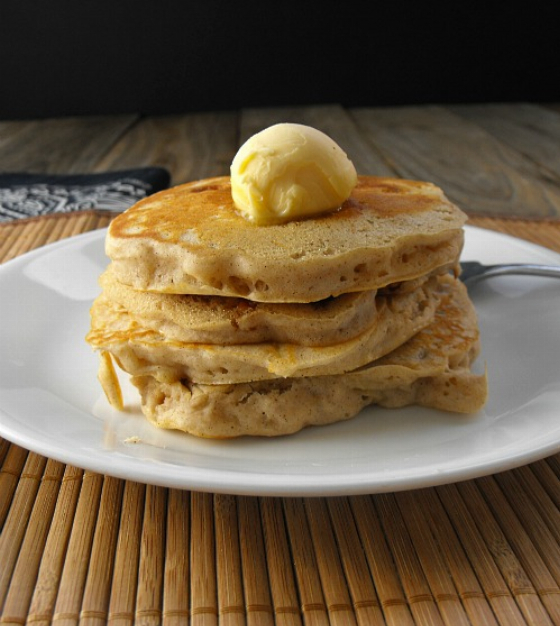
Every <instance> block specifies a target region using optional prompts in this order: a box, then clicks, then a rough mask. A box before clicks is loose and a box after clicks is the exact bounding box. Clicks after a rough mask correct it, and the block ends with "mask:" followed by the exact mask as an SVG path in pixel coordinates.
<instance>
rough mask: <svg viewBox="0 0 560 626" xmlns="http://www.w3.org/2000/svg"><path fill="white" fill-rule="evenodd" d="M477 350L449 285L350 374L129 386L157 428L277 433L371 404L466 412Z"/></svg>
mask: <svg viewBox="0 0 560 626" xmlns="http://www.w3.org/2000/svg"><path fill="white" fill-rule="evenodd" d="M478 351H479V333H478V327H477V320H476V314H475V311H474V308H473V306H472V304H471V302H470V300H469V298H468V296H467V293H466V290H465V288H464V286H463V285H462V284H460V283H459V282H458V281H454V282H453V283H451V282H449V283H448V284H447V292H446V294H445V296H444V297H443V300H442V303H441V305H440V307H439V308H438V313H437V314H436V316H435V318H434V321H433V322H432V324H430V325H429V326H427V327H426V328H425V329H423V330H421V331H420V332H418V333H417V334H416V335H415V336H414V337H412V338H411V339H410V340H409V341H408V342H406V343H405V344H403V345H402V346H400V347H398V348H397V349H395V350H394V351H393V352H391V353H390V354H387V355H385V356H384V357H383V358H381V359H379V360H377V361H375V362H373V363H371V364H369V365H367V366H366V367H362V368H360V369H358V370H357V371H353V372H350V373H347V374H343V375H335V376H332V375H329V376H311V377H305V378H286V379H276V380H272V381H260V382H255V383H241V384H236V385H199V384H195V383H192V382H191V381H188V380H180V381H174V382H170V383H166V382H160V381H158V380H156V378H154V377H153V376H135V377H132V379H131V381H132V383H133V384H134V385H135V386H136V387H137V388H138V389H139V391H140V395H141V399H142V410H143V412H144V414H145V415H146V417H147V418H148V419H149V420H150V421H151V422H152V423H153V424H155V425H156V426H158V427H161V428H167V429H177V430H181V431H185V432H188V433H191V434H193V435H196V436H199V437H211V438H230V437H239V436H243V435H257V436H279V435H287V434H291V433H294V432H297V431H299V430H301V429H302V428H305V427H307V426H311V425H315V426H317V425H324V424H329V423H333V422H338V421H341V420H347V419H350V418H352V417H354V416H355V415H356V414H357V413H359V411H360V410H361V409H362V408H364V407H366V406H368V405H371V404H377V405H380V406H384V407H391V408H396V407H403V406H407V405H410V404H418V405H422V406H426V407H430V408H435V409H439V410H445V411H452V412H459V413H474V412H476V411H478V410H479V409H480V408H481V407H482V406H483V405H484V403H485V401H486V397H487V382H486V376H485V375H484V374H482V375H477V374H474V373H473V372H472V371H471V369H470V366H471V363H472V361H473V360H474V359H475V358H476V356H477V354H478Z"/></svg>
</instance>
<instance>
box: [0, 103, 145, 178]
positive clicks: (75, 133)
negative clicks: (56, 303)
mask: <svg viewBox="0 0 560 626" xmlns="http://www.w3.org/2000/svg"><path fill="white" fill-rule="evenodd" d="M136 117H137V116H135V115H119V116H112V117H111V116H99V117H67V118H53V119H48V120H31V121H25V122H0V171H5V172H33V173H43V174H81V173H85V172H91V171H94V168H95V165H96V163H97V162H98V161H99V160H100V159H101V158H102V157H103V156H104V155H105V153H106V152H107V150H108V148H109V147H110V146H111V145H112V144H113V143H115V142H116V141H117V139H118V138H119V137H120V136H121V135H122V134H124V133H125V132H126V131H127V130H128V129H129V128H130V127H131V125H132V124H133V123H134V121H135V119H136Z"/></svg>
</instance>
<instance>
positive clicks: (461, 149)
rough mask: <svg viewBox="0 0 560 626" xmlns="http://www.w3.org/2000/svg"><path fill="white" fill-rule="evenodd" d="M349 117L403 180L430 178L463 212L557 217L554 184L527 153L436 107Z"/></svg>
mask: <svg viewBox="0 0 560 626" xmlns="http://www.w3.org/2000/svg"><path fill="white" fill-rule="evenodd" d="M352 114H353V116H354V118H355V119H356V121H357V123H358V125H359V126H360V128H361V129H362V131H363V132H364V133H365V134H366V135H367V137H368V139H369V140H370V142H371V143H372V144H373V145H374V146H376V147H377V148H378V150H379V151H380V152H381V153H382V154H383V155H384V158H386V159H387V160H389V161H391V162H393V163H395V164H398V166H397V167H396V171H397V173H398V175H399V176H401V177H403V178H413V179H419V180H429V181H432V182H434V183H436V184H437V185H438V186H440V187H441V188H442V189H443V190H444V191H445V193H446V194H447V196H448V197H449V198H450V199H451V200H452V201H453V202H456V203H457V204H458V205H459V206H460V207H461V208H463V209H464V210H465V211H467V212H470V213H475V214H482V215H494V216H520V215H527V214H531V215H534V216H541V217H543V216H554V217H558V216H560V189H559V187H558V185H557V183H556V182H551V181H550V180H548V179H547V178H546V177H544V176H542V175H539V176H537V175H536V173H535V168H534V167H533V162H532V160H530V159H529V158H528V157H527V156H525V155H524V154H522V153H520V152H519V151H518V150H516V149H514V148H512V147H511V146H510V145H508V144H504V143H503V142H501V141H500V140H498V139H497V138H496V137H495V136H493V135H491V134H490V133H489V132H487V131H486V130H485V129H484V128H482V127H481V126H479V125H478V124H476V123H474V122H473V121H470V120H469V119H467V118H465V117H464V116H460V115H457V114H455V113H453V112H452V111H451V110H449V109H446V108H444V107H441V106H435V105H433V106H423V107H403V108H402V109H392V108H391V109H375V110H374V109H356V110H354V111H352Z"/></svg>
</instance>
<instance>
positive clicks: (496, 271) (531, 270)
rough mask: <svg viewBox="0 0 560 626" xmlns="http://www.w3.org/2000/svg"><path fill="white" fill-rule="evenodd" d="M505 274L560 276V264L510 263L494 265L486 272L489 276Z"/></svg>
mask: <svg viewBox="0 0 560 626" xmlns="http://www.w3.org/2000/svg"><path fill="white" fill-rule="evenodd" d="M504 274H529V275H531V276H553V277H556V278H560V266H557V265H539V264H531V263H519V264H516V263H510V264H500V265H492V266H490V267H489V269H488V271H487V273H486V275H487V276H502V275H504Z"/></svg>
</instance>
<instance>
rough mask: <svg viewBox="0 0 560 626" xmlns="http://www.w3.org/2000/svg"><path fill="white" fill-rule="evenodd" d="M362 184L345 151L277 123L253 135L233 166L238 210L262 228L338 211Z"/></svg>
mask: <svg viewBox="0 0 560 626" xmlns="http://www.w3.org/2000/svg"><path fill="white" fill-rule="evenodd" d="M356 182H357V174H356V169H355V168H354V165H353V163H352V161H350V159H349V158H348V156H347V155H346V153H345V152H344V151H343V150H342V148H340V146H339V145H338V144H337V143H335V142H334V141H333V140H332V139H331V138H330V137H328V136H327V135H325V134H324V133H322V132H321V131H319V130H317V129H315V128H311V127H310V126H304V125H302V124H288V123H283V124H276V125H274V126H270V127H269V128H266V129H265V130H263V131H261V132H260V133H257V134H256V135H253V136H252V137H251V138H250V139H248V140H247V141H246V142H245V143H244V144H243V145H242V146H241V148H239V151H238V152H237V154H236V155H235V158H234V159H233V161H232V164H231V193H232V197H233V201H234V203H235V206H236V207H237V209H238V210H239V211H240V212H241V213H242V214H243V216H244V217H245V218H247V219H248V220H250V221H252V222H255V223H256V224H260V225H267V224H278V223H283V222H287V221H290V220H296V219H300V218H303V217H309V216H312V215H316V214H319V213H324V212H327V211H334V210H336V209H337V208H339V207H340V205H341V204H342V203H343V202H344V201H345V200H346V199H347V198H348V197H349V195H350V193H351V191H352V189H353V188H354V186H355V185H356Z"/></svg>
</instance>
